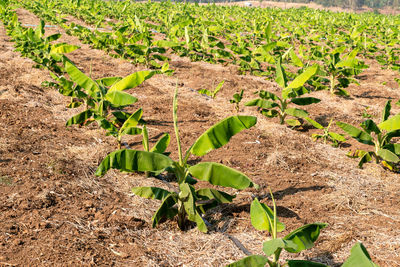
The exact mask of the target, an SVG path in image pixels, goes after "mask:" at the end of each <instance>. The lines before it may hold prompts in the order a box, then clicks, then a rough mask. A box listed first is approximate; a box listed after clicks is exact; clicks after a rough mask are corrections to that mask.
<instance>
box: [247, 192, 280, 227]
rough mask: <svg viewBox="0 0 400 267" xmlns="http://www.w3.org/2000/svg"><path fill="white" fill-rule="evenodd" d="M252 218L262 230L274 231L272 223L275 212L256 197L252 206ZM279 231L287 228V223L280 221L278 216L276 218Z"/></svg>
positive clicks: (254, 223) (253, 222) (252, 221)
mask: <svg viewBox="0 0 400 267" xmlns="http://www.w3.org/2000/svg"><path fill="white" fill-rule="evenodd" d="M250 218H251V224H252V225H253V226H254V228H256V229H257V230H260V231H268V232H270V233H271V232H272V228H273V227H272V225H271V223H272V224H273V223H274V212H273V211H272V210H271V209H270V208H269V207H268V206H267V205H265V204H263V203H261V202H260V201H258V199H257V198H256V199H254V200H253V202H252V203H251V206H250ZM276 221H277V224H276V227H277V231H278V232H282V231H283V230H285V225H284V224H283V223H281V222H279V220H278V218H276Z"/></svg>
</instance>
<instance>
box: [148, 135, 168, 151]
mask: <svg viewBox="0 0 400 267" xmlns="http://www.w3.org/2000/svg"><path fill="white" fill-rule="evenodd" d="M170 140H171V137H170V135H169V134H168V133H165V134H164V135H163V136H162V137H161V138H160V139H159V140H158V141H157V143H156V144H155V145H154V146H153V148H152V149H150V152H155V153H164V152H165V150H166V149H167V147H168V145H169V142H170Z"/></svg>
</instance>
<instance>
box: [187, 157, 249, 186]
mask: <svg viewBox="0 0 400 267" xmlns="http://www.w3.org/2000/svg"><path fill="white" fill-rule="evenodd" d="M189 172H190V174H191V175H192V176H193V177H195V178H197V179H198V180H201V181H208V182H209V183H210V184H213V185H220V186H225V187H232V188H236V189H245V188H247V187H252V186H255V185H254V184H253V182H252V181H251V180H250V179H249V178H248V177H247V176H246V175H245V174H244V173H241V172H239V171H237V170H235V169H232V168H229V167H227V166H225V165H222V164H219V163H214V162H201V163H198V164H196V165H194V166H192V167H190V168H189Z"/></svg>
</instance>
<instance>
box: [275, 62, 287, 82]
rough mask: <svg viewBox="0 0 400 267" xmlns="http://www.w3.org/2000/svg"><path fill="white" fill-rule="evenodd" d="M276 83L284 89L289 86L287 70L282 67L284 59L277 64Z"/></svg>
mask: <svg viewBox="0 0 400 267" xmlns="http://www.w3.org/2000/svg"><path fill="white" fill-rule="evenodd" d="M275 81H276V82H277V83H278V85H279V86H280V87H282V88H286V86H287V77H286V72H285V69H284V68H283V67H282V58H279V59H278V63H277V64H276V78H275Z"/></svg>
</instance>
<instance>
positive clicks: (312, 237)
mask: <svg viewBox="0 0 400 267" xmlns="http://www.w3.org/2000/svg"><path fill="white" fill-rule="evenodd" d="M327 225H328V224H326V223H312V224H306V225H304V226H302V227H300V228H297V229H296V230H294V231H293V232H291V233H290V234H288V235H287V236H285V237H284V238H283V239H284V240H290V241H293V242H294V243H296V245H297V249H294V248H292V247H290V248H289V247H287V248H285V250H286V251H287V252H290V253H298V252H300V251H302V250H305V249H309V248H312V247H313V246H314V242H315V241H316V240H317V239H318V237H319V233H320V230H321V229H323V228H325V227H326V226H327Z"/></svg>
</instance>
